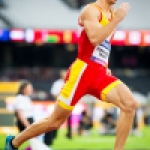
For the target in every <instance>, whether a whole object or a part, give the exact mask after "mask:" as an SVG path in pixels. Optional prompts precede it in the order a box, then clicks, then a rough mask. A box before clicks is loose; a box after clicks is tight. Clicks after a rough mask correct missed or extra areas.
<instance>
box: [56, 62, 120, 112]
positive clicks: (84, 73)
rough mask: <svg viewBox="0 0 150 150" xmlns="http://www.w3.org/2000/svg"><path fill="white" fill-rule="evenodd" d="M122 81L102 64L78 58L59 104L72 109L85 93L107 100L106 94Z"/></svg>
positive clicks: (68, 75) (69, 71) (67, 78)
mask: <svg viewBox="0 0 150 150" xmlns="http://www.w3.org/2000/svg"><path fill="white" fill-rule="evenodd" d="M119 83H120V80H118V79H117V78H115V77H114V76H111V75H108V74H107V73H106V68H104V67H102V66H101V65H98V67H97V66H94V65H91V64H88V63H86V62H84V61H82V60H80V59H77V60H76V61H75V62H74V63H73V64H72V65H71V67H70V68H69V70H68V73H67V76H66V82H65V85H64V86H63V88H62V90H61V92H60V95H59V96H58V104H59V105H60V106H61V107H63V108H64V109H67V110H72V109H73V108H74V106H75V105H76V103H77V102H78V101H79V100H80V98H81V97H82V96H84V95H85V94H91V95H93V96H95V97H96V98H98V99H100V100H103V101H106V94H107V93H108V92H109V91H110V90H111V89H113V88H114V87H115V86H116V85H118V84H119Z"/></svg>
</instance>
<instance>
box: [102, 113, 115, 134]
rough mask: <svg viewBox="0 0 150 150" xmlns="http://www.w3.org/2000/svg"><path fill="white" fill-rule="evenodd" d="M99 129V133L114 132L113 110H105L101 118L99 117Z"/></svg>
mask: <svg viewBox="0 0 150 150" xmlns="http://www.w3.org/2000/svg"><path fill="white" fill-rule="evenodd" d="M101 124H102V127H101V130H100V134H102V135H112V134H115V133H116V131H115V130H116V125H117V121H116V119H114V114H113V112H111V111H109V110H105V114H104V116H103V118H102V119H101Z"/></svg>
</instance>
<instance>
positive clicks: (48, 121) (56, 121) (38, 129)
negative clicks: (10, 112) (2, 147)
mask: <svg viewBox="0 0 150 150" xmlns="http://www.w3.org/2000/svg"><path fill="white" fill-rule="evenodd" d="M70 113H71V110H66V109H64V108H62V107H61V106H60V105H59V104H57V103H56V105H55V109H54V111H53V113H52V115H51V116H50V117H48V118H45V119H43V120H41V121H39V122H35V123H34V124H32V125H31V126H30V127H28V128H27V129H26V130H24V131H23V132H22V133H20V134H19V135H18V136H16V137H15V138H14V139H13V141H12V144H13V146H14V147H15V148H18V147H19V146H20V145H21V144H22V143H24V142H25V141H27V140H28V139H31V138H33V137H36V136H38V135H40V134H42V133H45V132H48V131H51V130H55V129H57V128H59V127H60V126H61V124H62V123H63V122H64V121H65V120H66V119H67V118H68V117H69V115H70Z"/></svg>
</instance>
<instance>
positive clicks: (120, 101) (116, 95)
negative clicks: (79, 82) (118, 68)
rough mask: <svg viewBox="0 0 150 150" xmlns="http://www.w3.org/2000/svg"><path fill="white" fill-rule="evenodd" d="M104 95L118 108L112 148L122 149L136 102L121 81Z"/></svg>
mask: <svg viewBox="0 0 150 150" xmlns="http://www.w3.org/2000/svg"><path fill="white" fill-rule="evenodd" d="M106 91H107V90H106ZM102 94H105V93H102ZM104 97H105V100H106V101H107V102H110V103H113V104H114V105H116V106H118V107H119V108H120V116H119V119H118V122H117V137H116V142H115V146H114V150H123V148H124V145H125V142H126V139H127V137H128V135H129V132H130V130H131V127H132V124H133V119H134V115H135V110H136V108H137V105H138V104H137V102H136V100H135V99H134V97H133V95H132V94H131V91H130V90H129V88H128V87H127V86H126V85H124V84H123V83H120V84H118V85H117V86H116V87H114V88H113V89H111V90H110V91H109V92H108V93H107V94H106V96H104Z"/></svg>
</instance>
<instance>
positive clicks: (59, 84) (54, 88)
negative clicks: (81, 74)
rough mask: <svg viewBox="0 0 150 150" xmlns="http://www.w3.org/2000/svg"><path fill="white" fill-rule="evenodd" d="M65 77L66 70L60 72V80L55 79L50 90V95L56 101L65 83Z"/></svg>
mask: <svg viewBox="0 0 150 150" xmlns="http://www.w3.org/2000/svg"><path fill="white" fill-rule="evenodd" d="M65 77H66V70H61V71H60V79H57V80H56V81H55V82H54V83H53V85H52V87H51V90H50V93H51V94H52V95H53V97H54V99H55V100H56V99H57V96H58V95H59V93H60V90H61V89H62V87H63V85H64V83H65Z"/></svg>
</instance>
